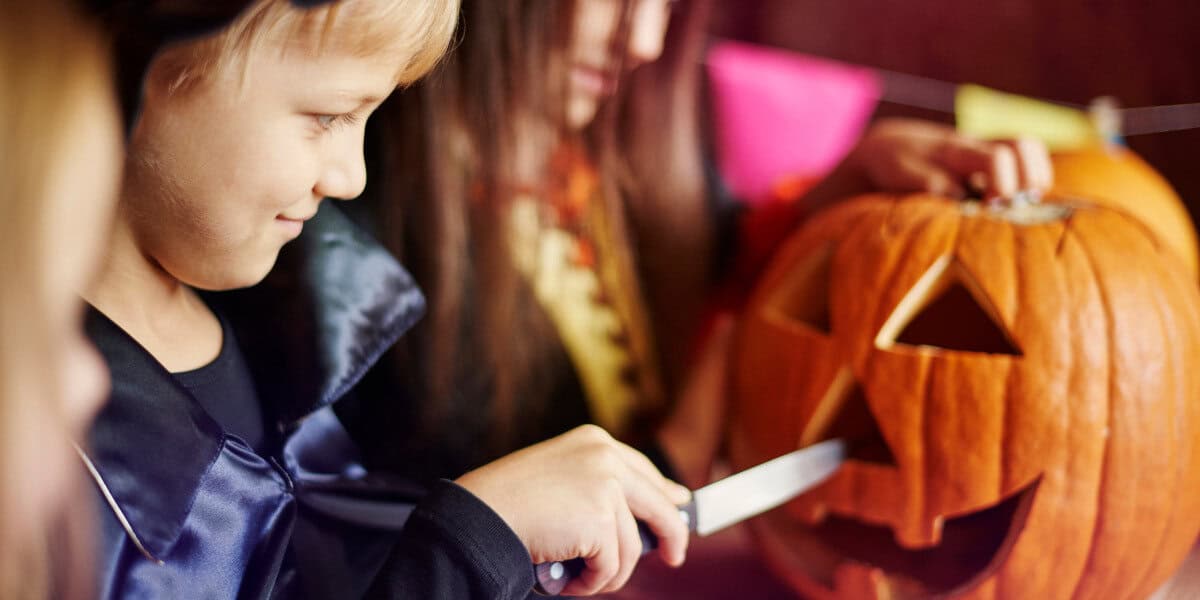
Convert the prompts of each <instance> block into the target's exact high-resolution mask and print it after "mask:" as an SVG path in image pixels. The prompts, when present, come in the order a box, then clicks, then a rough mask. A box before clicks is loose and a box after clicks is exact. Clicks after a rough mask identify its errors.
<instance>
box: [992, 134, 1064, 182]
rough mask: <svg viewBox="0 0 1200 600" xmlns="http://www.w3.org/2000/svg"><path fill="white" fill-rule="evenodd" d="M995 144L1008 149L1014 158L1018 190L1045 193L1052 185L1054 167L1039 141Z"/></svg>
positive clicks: (1020, 139)
mask: <svg viewBox="0 0 1200 600" xmlns="http://www.w3.org/2000/svg"><path fill="white" fill-rule="evenodd" d="M997 144H1000V145H1003V146H1006V147H1008V148H1009V150H1011V151H1012V153H1013V155H1014V156H1015V158H1016V163H1017V169H1018V180H1019V181H1018V184H1017V185H1018V187H1019V189H1021V190H1037V191H1046V190H1048V189H1050V186H1052V185H1053V184H1054V166H1053V164H1052V163H1051V161H1050V152H1049V151H1048V150H1047V149H1046V145H1045V144H1043V143H1042V142H1041V141H1039V140H1036V139H1032V138H1018V139H1015V140H1004V141H1001V142H997Z"/></svg>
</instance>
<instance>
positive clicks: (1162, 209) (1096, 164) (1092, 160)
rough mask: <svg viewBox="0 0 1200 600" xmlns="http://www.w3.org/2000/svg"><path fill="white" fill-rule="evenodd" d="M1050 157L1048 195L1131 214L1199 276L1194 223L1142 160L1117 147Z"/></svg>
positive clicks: (1175, 195)
mask: <svg viewBox="0 0 1200 600" xmlns="http://www.w3.org/2000/svg"><path fill="white" fill-rule="evenodd" d="M1052 158H1053V161H1054V190H1053V192H1052V193H1051V196H1050V197H1051V198H1054V197H1055V196H1056V195H1057V196H1059V197H1075V198H1087V199H1089V200H1091V201H1093V202H1095V203H1098V204H1102V205H1104V206H1111V207H1114V208H1119V209H1122V210H1125V211H1127V212H1129V213H1130V214H1132V215H1134V216H1136V217H1138V218H1139V219H1142V221H1143V222H1145V223H1146V225H1148V226H1150V228H1151V229H1153V230H1154V231H1155V232H1156V233H1158V235H1160V236H1162V239H1163V241H1164V242H1166V243H1167V245H1169V246H1170V247H1172V248H1174V249H1175V251H1176V252H1178V253H1179V257H1180V258H1182V259H1183V260H1184V262H1185V264H1187V267H1188V269H1189V272H1191V273H1192V276H1193V277H1194V278H1195V277H1200V258H1198V257H1200V250H1198V249H1197V242H1196V228H1195V225H1194V224H1193V223H1192V219H1191V217H1190V216H1189V215H1188V211H1187V208H1186V207H1185V206H1184V204H1183V201H1182V200H1181V199H1180V198H1179V194H1178V193H1176V192H1175V189H1174V188H1172V187H1171V184H1170V183H1169V182H1167V180H1166V179H1165V178H1163V176H1162V175H1160V174H1159V173H1158V171H1155V170H1154V168H1153V167H1151V166H1150V165H1149V164H1146V161H1144V160H1142V158H1141V157H1139V156H1138V155H1137V154H1134V153H1133V152H1132V151H1130V150H1128V149H1126V148H1123V147H1119V146H1114V147H1111V148H1101V147H1097V148H1090V149H1086V150H1079V151H1075V152H1059V153H1055V154H1054V156H1053V157H1052Z"/></svg>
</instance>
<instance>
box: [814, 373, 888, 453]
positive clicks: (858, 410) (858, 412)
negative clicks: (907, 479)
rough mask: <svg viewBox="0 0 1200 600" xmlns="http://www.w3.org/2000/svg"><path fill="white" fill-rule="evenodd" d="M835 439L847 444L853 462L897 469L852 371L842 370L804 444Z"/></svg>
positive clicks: (817, 414)
mask: <svg viewBox="0 0 1200 600" xmlns="http://www.w3.org/2000/svg"><path fill="white" fill-rule="evenodd" d="M833 438H842V439H844V440H846V442H847V444H848V445H849V448H850V451H849V455H848V458H849V459H850V460H857V461H859V462H866V463H874V464H880V465H886V466H892V467H894V466H896V457H895V455H893V454H892V449H891V447H889V446H888V444H887V440H885V439H884V438H883V432H882V431H880V429H879V422H878V421H876V420H875V414H874V413H872V412H871V407H870V405H869V404H868V403H867V396H866V394H865V393H864V392H863V389H862V386H861V385H859V384H858V382H857V381H856V380H855V379H854V375H853V374H852V373H851V372H850V369H849V368H844V369H842V371H841V372H839V373H838V376H837V377H836V378H835V379H834V382H833V385H831V386H830V389H829V392H827V393H826V395H825V398H824V400H823V401H822V404H821V406H820V407H818V409H817V411H816V412H815V413H814V415H813V418H812V419H811V420H810V421H809V426H808V427H807V428H805V432H804V434H803V435H802V436H801V440H800V444H801V447H804V446H809V445H811V444H815V443H817V442H821V441H824V440H829V439H833Z"/></svg>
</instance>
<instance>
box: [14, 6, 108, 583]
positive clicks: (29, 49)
mask: <svg viewBox="0 0 1200 600" xmlns="http://www.w3.org/2000/svg"><path fill="white" fill-rule="evenodd" d="M111 85H112V79H111V67H110V64H109V48H108V44H107V42H106V40H105V39H104V36H103V35H102V34H101V33H100V31H99V30H98V29H97V28H96V27H94V26H93V25H92V24H90V23H88V22H86V21H85V20H84V19H83V18H82V17H81V16H80V15H79V14H77V13H76V12H75V11H74V10H73V9H72V8H71V7H70V5H68V3H67V2H66V1H64V0H39V1H38V2H3V3H0V273H2V274H3V276H4V282H3V284H2V285H0V482H3V483H4V484H5V485H4V492H2V493H0V597H3V598H44V597H47V595H48V594H49V593H50V592H51V590H50V585H51V582H52V581H53V580H54V579H59V578H53V577H51V576H50V574H49V567H50V565H51V564H52V562H51V561H50V560H49V557H48V551H49V544H48V540H50V539H52V538H54V537H56V535H57V534H56V535H52V533H53V531H52V530H53V529H54V528H55V527H57V525H54V524H51V523H37V524H34V536H35V538H36V539H14V534H13V530H14V528H16V526H25V525H27V524H20V523H16V524H14V523H13V520H14V515H13V512H14V511H13V506H12V505H13V503H14V502H15V499H16V498H17V496H16V494H18V493H20V490H22V489H23V486H25V485H32V484H34V482H25V481H22V482H18V483H19V484H20V485H15V484H14V481H13V478H14V477H15V476H16V470H15V469H14V467H15V461H17V460H19V458H18V457H19V456H22V455H23V456H28V454H29V453H27V452H23V450H24V449H23V448H21V447H19V446H14V445H13V444H15V443H16V444H19V443H20V442H15V441H14V440H19V439H22V437H21V435H20V434H21V433H22V432H23V429H25V428H27V427H28V426H29V424H30V423H31V420H30V419H31V418H32V417H33V415H34V414H36V413H35V411H53V410H56V408H57V405H56V404H55V403H54V398H47V397H45V396H44V392H45V390H47V389H53V388H50V387H49V386H50V385H53V384H54V383H55V382H54V381H52V375H51V374H50V373H49V372H48V369H47V368H46V365H44V364H40V362H39V359H42V358H44V357H47V356H49V352H51V351H52V349H51V348H50V347H49V345H48V341H47V339H46V338H47V337H48V333H47V330H48V327H47V322H48V318H47V315H45V314H44V311H43V304H44V302H43V298H42V297H41V296H42V290H45V289H47V288H48V285H47V284H46V281H45V277H46V276H45V274H44V271H45V268H44V267H45V265H46V264H47V263H48V261H49V259H50V256H49V252H52V251H53V248H54V247H55V244H56V243H59V242H62V241H68V240H59V239H54V237H53V235H52V234H51V231H53V228H52V227H51V223H49V220H50V218H51V216H50V210H49V208H48V206H47V203H48V201H49V200H48V198H49V194H50V191H49V190H50V185H51V184H52V180H51V178H52V177H53V176H54V174H55V169H56V166H57V160H58V159H59V156H60V154H61V153H62V152H63V150H64V148H66V147H67V146H68V144H70V140H71V135H72V131H73V126H74V125H75V124H76V123H78V120H77V119H74V118H73V116H74V115H75V114H77V112H78V111H79V110H80V107H81V106H82V103H83V102H85V101H87V100H89V99H92V98H93V96H89V95H88V92H93V91H94V90H96V89H102V88H98V86H109V87H110V88H111ZM43 346H45V347H43ZM37 377H42V378H43V379H42V380H41V381H38V380H37V379H35V378H37ZM39 384H43V385H39ZM28 437H29V436H28V434H26V436H25V437H24V439H25V440H28ZM82 508H83V509H87V508H90V505H85V506H84V507H82ZM76 512H80V513H86V512H88V511H86V510H80V511H76ZM72 528H74V527H72ZM62 533H64V532H62V531H61V530H59V531H58V534H62ZM67 533H69V534H70V535H74V534H75V533H82V532H67ZM41 534H44V535H41ZM88 549H89V548H88V547H87V545H82V544H78V543H75V544H73V547H70V548H66V549H65V550H67V551H68V552H67V554H66V555H63V556H56V557H55V560H54V561H53V564H54V565H55V570H56V571H57V570H58V568H59V566H60V565H66V564H70V567H64V568H67V569H78V570H77V571H76V572H74V573H69V572H64V573H65V574H66V575H69V577H65V578H62V579H64V581H61V582H54V585H55V586H58V587H59V589H56V590H54V593H55V594H56V595H57V596H59V597H64V596H67V597H69V596H72V595H74V593H77V592H79V590H68V589H63V588H62V586H68V587H70V586H71V585H73V584H72V582H74V583H80V582H88V583H90V581H89V580H90V576H89V574H88V571H87V570H86V565H87V562H88V561H86V560H79V559H81V558H82V557H80V556H79V555H77V554H75V553H77V552H78V553H86V551H87V550H88ZM84 556H86V554H84ZM66 580H70V581H66ZM73 592H74V593H73Z"/></svg>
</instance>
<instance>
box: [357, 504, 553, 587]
mask: <svg viewBox="0 0 1200 600" xmlns="http://www.w3.org/2000/svg"><path fill="white" fill-rule="evenodd" d="M533 584H534V578H533V560H532V559H531V558H530V557H529V552H528V551H526V550H525V545H524V544H523V543H521V540H520V539H518V538H517V535H516V534H515V533H513V531H512V530H511V529H510V528H509V527H508V525H507V524H506V523H505V522H504V520H503V519H501V518H500V516H499V515H497V514H496V513H495V512H494V511H493V510H492V509H491V508H490V507H488V505H486V504H484V503H483V501H481V500H480V499H479V498H476V497H475V496H474V495H473V494H471V493H470V492H468V491H467V490H465V489H463V488H462V487H459V486H458V485H457V484H455V483H453V482H451V481H446V480H443V481H440V482H438V484H437V485H436V486H435V487H434V488H433V490H432V491H431V492H430V494H429V496H427V497H426V498H425V499H424V500H422V501H421V503H420V504H418V505H417V508H416V510H414V511H413V514H412V516H411V517H410V518H409V520H408V522H407V523H406V524H405V526H404V530H403V531H402V532H401V534H400V539H399V540H398V543H397V544H396V546H395V548H394V549H393V551H392V554H391V556H390V557H389V558H388V559H387V562H386V564H385V565H384V567H383V570H382V571H381V572H380V574H379V576H378V577H376V579H375V582H374V583H373V584H372V586H371V589H370V591H368V592H367V596H366V597H367V598H372V599H374V598H397V599H398V598H438V599H439V600H442V599H444V600H459V599H462V600H468V599H475V598H487V599H495V600H508V599H513V600H524V599H525V598H526V597H527V596H529V593H530V590H532V589H533Z"/></svg>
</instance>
